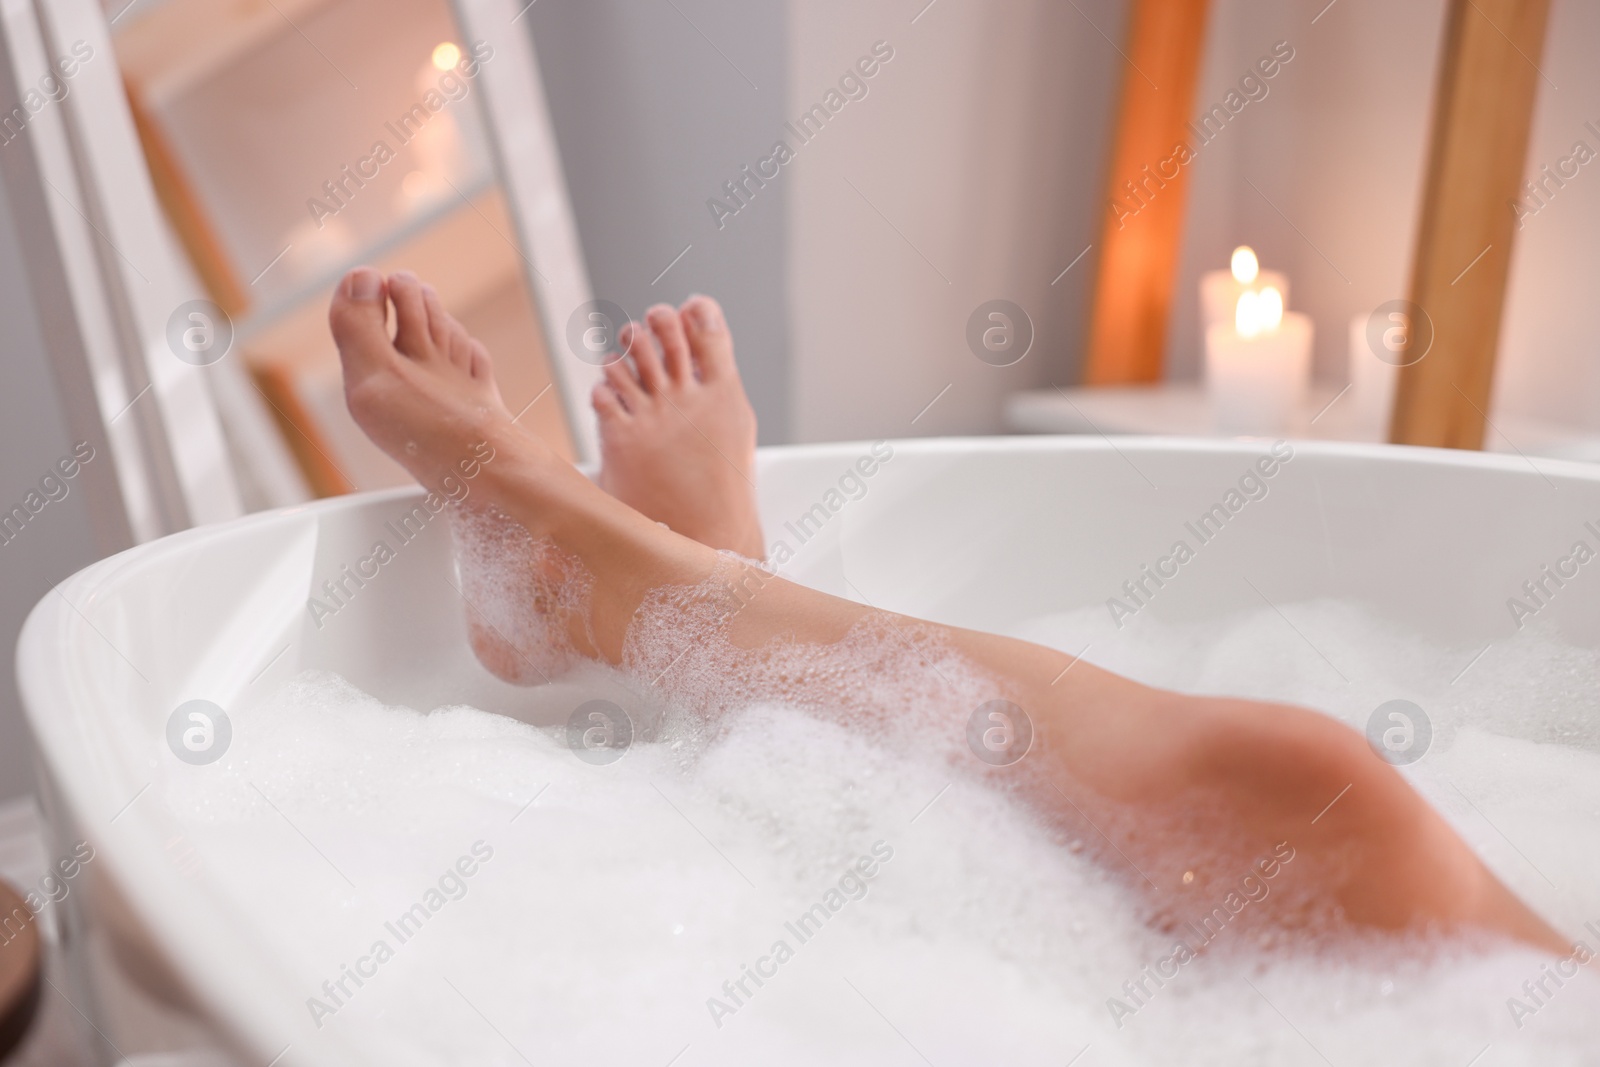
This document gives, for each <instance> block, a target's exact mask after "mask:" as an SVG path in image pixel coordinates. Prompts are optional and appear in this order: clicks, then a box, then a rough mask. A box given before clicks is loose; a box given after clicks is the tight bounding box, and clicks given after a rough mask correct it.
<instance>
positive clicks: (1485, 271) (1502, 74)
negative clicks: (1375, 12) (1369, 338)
mask: <svg viewBox="0 0 1600 1067" xmlns="http://www.w3.org/2000/svg"><path fill="white" fill-rule="evenodd" d="M1549 13H1550V0H1451V3H1450V7H1449V11H1448V13H1447V15H1446V21H1445V35H1444V46H1443V49H1442V52H1441V56H1440V61H1439V76H1438V88H1437V90H1436V96H1435V105H1434V116H1433V131H1432V135H1431V144H1430V147H1429V151H1428V169H1427V177H1426V180H1425V183H1424V185H1423V192H1422V209H1421V216H1420V219H1419V222H1418V229H1417V247H1416V258H1415V260H1414V261H1413V264H1412V271H1411V301H1412V303H1413V304H1414V305H1416V306H1417V307H1419V308H1421V309H1422V311H1423V312H1424V313H1426V315H1427V316H1428V319H1429V320H1430V321H1431V324H1432V330H1431V331H1419V330H1418V329H1416V328H1415V326H1414V327H1413V329H1412V330H1411V331H1410V336H1411V338H1412V339H1414V340H1415V341H1416V342H1417V343H1421V342H1422V341H1423V340H1427V341H1429V342H1431V347H1430V348H1429V349H1428V350H1427V351H1425V352H1423V353H1420V354H1414V353H1413V352H1412V351H1410V350H1406V351H1403V353H1402V357H1401V362H1402V370H1401V371H1400V379H1399V382H1398V383H1397V388H1396V393H1395V403H1394V411H1393V414H1392V420H1391V423H1390V440H1391V441H1393V442H1394V443H1395V444H1411V445H1438V446H1443V447H1447V448H1481V447H1482V445H1483V437H1484V425H1485V423H1486V422H1487V421H1488V411H1489V406H1490V393H1491V390H1492V389H1493V385H1494V364H1495V355H1496V352H1497V350H1498V348H1499V343H1500V322H1501V315H1502V312H1503V310H1504V306H1505V292H1506V280H1507V276H1508V275H1509V273H1510V270H1511V248H1512V242H1513V240H1514V238H1515V236H1516V226H1515V225H1514V224H1515V222H1516V218H1515V216H1514V214H1513V213H1512V212H1511V211H1510V210H1508V209H1507V205H1508V204H1510V203H1511V202H1512V201H1515V200H1516V199H1518V197H1519V195H1520V193H1521V189H1520V186H1521V182H1522V174H1523V168H1524V166H1525V163H1526V160H1527V155H1528V137H1529V132H1530V130H1531V128H1532V125H1533V108H1534V102H1535V99H1536V97H1537V95H1538V89H1539V79H1540V78H1541V74H1540V72H1539V69H1538V67H1537V64H1538V62H1539V58H1540V55H1541V53H1542V52H1543V49H1544V38H1545V27H1546V24H1547V22H1548V19H1549ZM1413 314H1414V315H1415V312H1414V313H1413ZM1430 333H1431V336H1428V334H1430ZM1411 359H1415V360H1416V361H1415V362H1413V363H1410V364H1409V365H1405V364H1406V363H1407V362H1408V361H1409V360H1411Z"/></svg>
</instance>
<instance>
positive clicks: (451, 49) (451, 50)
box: [433, 41, 1238, 256]
mask: <svg viewBox="0 0 1600 1067" xmlns="http://www.w3.org/2000/svg"><path fill="white" fill-rule="evenodd" d="M459 62H461V49H459V48H457V47H456V45H455V42H453V41H445V42H443V43H442V44H440V45H438V46H437V47H435V48H434V50H433V65H434V66H435V67H436V68H438V69H439V70H449V69H450V68H451V67H454V66H455V65H456V64H457V63H459ZM1234 255H1235V256H1237V255H1238V253H1237V252H1235V253H1234Z"/></svg>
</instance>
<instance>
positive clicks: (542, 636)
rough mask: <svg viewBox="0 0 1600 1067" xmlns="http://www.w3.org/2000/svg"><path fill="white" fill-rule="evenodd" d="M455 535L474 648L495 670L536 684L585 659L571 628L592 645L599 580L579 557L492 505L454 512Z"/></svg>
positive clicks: (513, 679) (514, 679) (518, 681)
mask: <svg viewBox="0 0 1600 1067" xmlns="http://www.w3.org/2000/svg"><path fill="white" fill-rule="evenodd" d="M450 536H451V539H452V541H453V543H454V545H455V562H456V578H457V580H458V581H459V582H460V583H461V584H460V588H461V595H462V600H463V601H464V602H465V604H466V611H467V619H468V623H469V625H470V626H471V628H472V632H473V633H474V649H475V651H477V653H478V655H479V657H480V658H481V659H483V660H484V662H485V665H486V666H488V667H489V669H490V670H492V671H493V672H494V673H495V674H497V675H499V676H500V677H501V678H503V679H505V680H506V681H509V682H513V683H516V684H519V685H536V684H538V683H540V682H547V681H550V680H551V679H552V678H556V677H559V676H561V675H563V674H566V673H568V672H569V671H571V670H572V669H573V668H574V667H576V666H578V665H579V664H580V663H581V662H582V657H581V656H580V655H579V653H578V650H577V648H576V647H574V645H573V642H572V637H571V631H572V630H573V629H577V630H578V631H579V632H581V633H583V634H585V635H586V636H587V637H588V640H589V644H590V645H591V646H593V645H594V643H595V642H594V631H593V627H592V625H591V619H590V615H589V599H590V591H591V590H592V589H593V587H594V578H593V576H592V575H590V573H589V572H588V570H587V569H586V568H585V567H584V566H583V565H582V564H581V563H580V562H579V561H578V560H577V559H576V558H575V557H573V556H572V555H571V554H569V553H566V552H563V551H562V550H561V549H559V548H557V547H556V545H555V543H554V542H552V541H550V540H548V539H539V538H535V537H534V536H533V535H532V534H530V533H529V532H528V531H527V530H526V529H525V528H524V527H523V526H522V525H521V524H520V523H518V522H516V521H515V520H513V519H511V518H510V517H508V516H506V515H503V514H500V513H499V512H497V511H493V510H490V509H488V508H482V507H463V508H455V509H452V511H451V514H450Z"/></svg>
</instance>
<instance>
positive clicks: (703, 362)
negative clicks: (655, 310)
mask: <svg viewBox="0 0 1600 1067" xmlns="http://www.w3.org/2000/svg"><path fill="white" fill-rule="evenodd" d="M683 323H684V326H685V327H686V329H687V332H688V337H689V350H690V351H691V352H692V353H693V354H694V361H695V364H696V366H698V367H699V369H700V377H701V378H703V379H705V380H706V381H711V380H713V379H715V378H719V377H722V376H724V375H728V374H734V373H736V372H737V368H736V367H735V366H734V362H733V338H732V336H731V335H729V333H728V325H727V320H726V319H724V318H723V317H722V308H721V307H720V306H719V305H718V304H717V302H716V301H715V300H713V299H711V298H710V297H709V296H701V295H699V294H696V295H694V296H691V297H690V298H689V299H688V300H686V301H684V303H683Z"/></svg>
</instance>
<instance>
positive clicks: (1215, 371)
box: [1206, 288, 1312, 434]
mask: <svg viewBox="0 0 1600 1067" xmlns="http://www.w3.org/2000/svg"><path fill="white" fill-rule="evenodd" d="M1311 340H1312V328H1311V318H1310V316H1308V315H1302V314H1300V313H1298V312H1293V311H1290V312H1285V311H1284V310H1283V299H1282V296H1281V295H1280V294H1279V293H1278V292H1277V290H1275V289H1271V288H1268V289H1264V290H1262V291H1261V293H1259V294H1257V293H1254V292H1245V293H1242V294H1241V295H1240V297H1239V300H1238V302H1237V304H1236V305H1235V310H1234V321H1232V322H1219V323H1217V324H1215V325H1214V326H1212V327H1211V328H1210V329H1209V330H1207V331H1206V389H1207V391H1208V392H1209V394H1210V396H1211V404H1212V412H1213V416H1214V418H1215V421H1216V428H1217V430H1218V431H1220V432H1222V433H1230V434H1239V433H1249V434H1267V433H1281V432H1283V431H1285V430H1288V429H1289V428H1290V427H1291V425H1292V423H1293V420H1294V417H1295V415H1296V413H1297V412H1298V411H1299V410H1300V409H1301V408H1302V407H1303V406H1304V405H1305V400H1306V391H1307V389H1308V387H1309V385H1310V381H1311Z"/></svg>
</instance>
